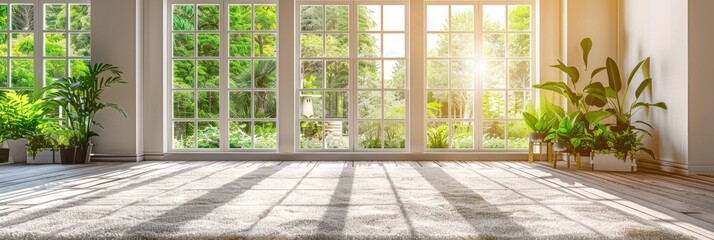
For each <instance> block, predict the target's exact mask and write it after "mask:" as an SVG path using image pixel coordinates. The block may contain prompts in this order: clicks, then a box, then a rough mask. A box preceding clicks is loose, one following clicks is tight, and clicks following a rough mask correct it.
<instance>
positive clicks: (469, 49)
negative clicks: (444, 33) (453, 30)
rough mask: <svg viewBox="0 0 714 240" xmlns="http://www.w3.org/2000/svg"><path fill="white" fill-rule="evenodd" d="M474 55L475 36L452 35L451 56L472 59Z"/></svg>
mask: <svg viewBox="0 0 714 240" xmlns="http://www.w3.org/2000/svg"><path fill="white" fill-rule="evenodd" d="M473 55H474V35H473V34H470V33H468V34H451V56H454V57H472V56H473Z"/></svg>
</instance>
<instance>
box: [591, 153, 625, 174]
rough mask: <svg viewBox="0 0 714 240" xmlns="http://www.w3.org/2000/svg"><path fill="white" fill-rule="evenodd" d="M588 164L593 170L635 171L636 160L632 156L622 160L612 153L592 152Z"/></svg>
mask: <svg viewBox="0 0 714 240" xmlns="http://www.w3.org/2000/svg"><path fill="white" fill-rule="evenodd" d="M590 166H591V167H592V169H593V171H612V172H636V171H637V160H636V159H634V158H630V159H627V160H622V159H619V158H617V157H615V154H612V153H594V154H593V156H592V158H591V159H590Z"/></svg>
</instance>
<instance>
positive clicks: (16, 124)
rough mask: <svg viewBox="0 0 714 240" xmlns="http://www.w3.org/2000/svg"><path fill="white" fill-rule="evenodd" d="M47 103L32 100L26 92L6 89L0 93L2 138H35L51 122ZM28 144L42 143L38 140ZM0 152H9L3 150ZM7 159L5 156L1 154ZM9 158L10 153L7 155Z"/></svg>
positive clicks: (0, 134) (0, 131) (40, 100)
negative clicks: (47, 111) (47, 117)
mask: <svg viewBox="0 0 714 240" xmlns="http://www.w3.org/2000/svg"><path fill="white" fill-rule="evenodd" d="M45 113H46V111H45V103H44V101H43V100H42V99H37V100H34V101H32V100H31V99H30V97H29V96H28V95H26V94H19V93H17V92H15V91H5V92H4V93H3V94H2V95H0V125H1V126H2V128H1V130H0V138H2V139H0V140H3V142H5V141H6V140H16V139H22V138H24V139H27V140H29V141H33V140H36V141H40V140H38V139H33V136H37V135H38V134H40V133H41V132H42V129H43V127H44V126H45V125H46V124H48V123H49V120H48V119H46V118H45ZM28 144H41V143H38V142H34V143H28ZM0 153H3V154H4V153H8V154H9V149H8V150H7V151H2V152H0ZM0 158H3V159H5V157H3V156H0ZM7 160H9V155H8V157H7Z"/></svg>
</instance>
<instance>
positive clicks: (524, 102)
mask: <svg viewBox="0 0 714 240" xmlns="http://www.w3.org/2000/svg"><path fill="white" fill-rule="evenodd" d="M530 105H533V100H532V99H531V91H515V92H508V118H510V119H520V118H523V112H525V111H526V107H528V106H530Z"/></svg>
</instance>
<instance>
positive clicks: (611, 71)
mask: <svg viewBox="0 0 714 240" xmlns="http://www.w3.org/2000/svg"><path fill="white" fill-rule="evenodd" d="M606 66H607V80H608V82H609V84H610V87H611V88H612V90H615V92H619V91H620V89H622V77H620V68H619V67H618V66H617V63H615V60H613V59H612V58H609V57H608V58H607V62H606Z"/></svg>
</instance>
